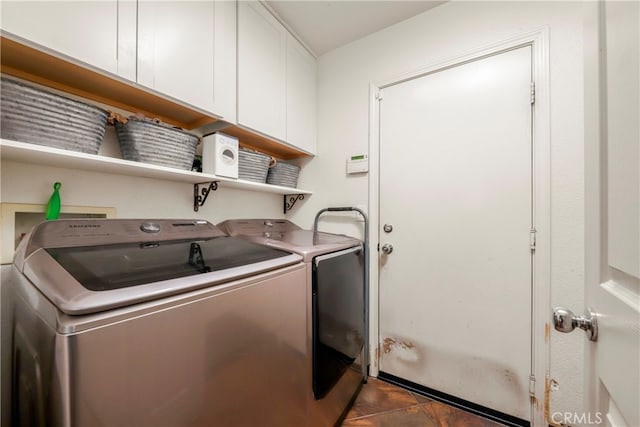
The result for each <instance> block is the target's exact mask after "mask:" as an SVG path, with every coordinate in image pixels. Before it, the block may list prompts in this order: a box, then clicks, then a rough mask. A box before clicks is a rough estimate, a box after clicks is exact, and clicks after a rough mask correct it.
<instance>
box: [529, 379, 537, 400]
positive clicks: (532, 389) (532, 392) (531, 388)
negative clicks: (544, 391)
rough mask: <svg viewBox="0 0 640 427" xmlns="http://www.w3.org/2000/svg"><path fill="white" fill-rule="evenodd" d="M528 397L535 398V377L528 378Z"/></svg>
mask: <svg viewBox="0 0 640 427" xmlns="http://www.w3.org/2000/svg"><path fill="white" fill-rule="evenodd" d="M529 396H530V397H536V377H534V376H533V375H531V376H529Z"/></svg>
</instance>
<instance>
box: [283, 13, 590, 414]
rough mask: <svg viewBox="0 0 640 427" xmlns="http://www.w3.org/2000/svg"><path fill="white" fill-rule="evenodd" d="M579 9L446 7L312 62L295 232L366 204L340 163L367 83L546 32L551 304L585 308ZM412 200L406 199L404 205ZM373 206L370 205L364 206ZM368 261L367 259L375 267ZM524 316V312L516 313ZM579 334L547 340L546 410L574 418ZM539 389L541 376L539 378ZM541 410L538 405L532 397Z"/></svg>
mask: <svg viewBox="0 0 640 427" xmlns="http://www.w3.org/2000/svg"><path fill="white" fill-rule="evenodd" d="M582 25H583V22H582V5H581V4H580V3H578V2H549V3H547V2H481V1H473V2H456V1H454V2H450V3H446V4H444V5H442V6H438V7H436V8H434V9H432V10H430V11H428V12H426V13H424V14H421V15H418V16H416V17H414V18H411V19H409V20H407V21H404V22H402V23H400V24H397V25H395V26H392V27H390V28H387V29H385V30H382V31H380V32H378V33H375V34H373V35H370V36H368V37H366V38H363V39H360V40H358V41H356V42H353V43H351V44H349V45H347V46H344V47H342V48H339V49H337V50H335V51H332V52H329V53H327V54H325V55H324V56H322V57H320V58H319V60H318V153H317V156H316V158H315V159H314V160H313V161H311V162H309V164H308V165H306V167H305V168H304V169H303V171H302V173H301V177H300V186H301V187H302V188H309V189H313V190H314V191H315V193H314V195H313V196H312V197H310V198H309V200H307V201H305V203H304V204H303V205H301V206H299V207H297V208H295V209H294V211H293V212H292V214H291V215H290V217H291V218H292V219H293V220H294V221H296V222H298V223H300V224H303V225H310V224H311V223H312V222H313V217H314V215H315V213H316V212H317V211H318V210H319V209H321V208H324V207H327V206H331V205H336V204H338V203H348V204H349V205H367V204H368V177H367V176H347V175H346V172H345V169H346V167H345V162H346V157H347V156H348V155H350V154H354V153H367V152H368V146H369V139H368V138H369V135H368V132H369V84H370V83H375V82H379V81H382V80H387V79H389V78H392V77H394V76H397V75H400V74H404V73H406V72H409V71H412V70H416V69H419V68H424V67H425V66H428V65H430V64H434V63H437V62H440V61H442V60H446V59H450V58H453V57H456V56H459V55H461V54H463V53H466V52H468V51H471V50H474V49H477V48H479V47H483V46H486V45H489V44H492V43H496V42H500V41H502V40H504V39H507V38H510V37H512V36H515V35H518V34H521V33H525V32H528V31H531V30H533V29H537V28H539V27H541V26H548V27H549V34H550V109H551V119H550V123H551V124H550V126H551V159H550V162H551V163H550V164H551V222H552V231H551V233H552V242H551V251H552V265H551V269H552V274H551V289H552V295H551V300H552V301H551V303H552V306H555V305H565V306H567V307H570V308H572V309H574V310H576V311H577V312H581V311H582V307H583V271H584V262H583V256H584V243H583V241H584V233H583V228H584V214H583V203H584V200H583V199H584V188H583V173H584V170H583V83H582V79H583V41H582V37H583V28H582ZM410 203H411V201H410V200H408V201H407V206H410ZM370 208H374V207H370ZM361 228H362V227H361V226H360V225H359V224H357V223H356V222H354V221H353V220H352V219H344V218H343V219H340V218H339V217H338V216H331V215H326V216H323V220H322V221H321V227H320V229H322V230H328V231H336V232H345V233H349V234H355V235H358V234H359V233H360V230H361ZM374 262H375V261H374ZM523 315H524V313H523ZM583 345H584V337H583V336H582V335H581V334H578V333H574V334H563V335H561V334H559V333H556V332H555V331H552V332H551V362H550V363H551V378H553V379H554V380H556V381H557V382H558V384H559V389H558V390H557V391H554V392H552V394H551V404H550V411H551V413H553V412H554V411H577V412H582V406H583V404H582V396H583V389H582V387H583V385H582V361H583V354H584V353H583ZM538 381H544V378H542V377H540V376H539V377H538ZM538 398H539V400H540V404H543V400H542V399H543V397H542V396H539V397H538Z"/></svg>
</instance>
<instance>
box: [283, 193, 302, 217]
mask: <svg viewBox="0 0 640 427" xmlns="http://www.w3.org/2000/svg"><path fill="white" fill-rule="evenodd" d="M287 198H288V199H289V200H288V201H287ZM283 200H284V213H287V211H290V210H291V209H292V208H293V205H295V204H296V202H297V201H298V200H304V194H285V195H284V196H283Z"/></svg>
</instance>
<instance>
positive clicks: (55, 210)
mask: <svg viewBox="0 0 640 427" xmlns="http://www.w3.org/2000/svg"><path fill="white" fill-rule="evenodd" d="M61 186H62V184H60V183H59V182H56V183H55V184H53V193H52V194H51V197H50V198H49V203H47V214H46V217H47V221H50V220H52V219H58V217H59V216H60V206H61V204H60V192H59V191H58V190H60V187H61Z"/></svg>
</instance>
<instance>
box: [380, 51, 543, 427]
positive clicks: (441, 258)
mask: <svg viewBox="0 0 640 427" xmlns="http://www.w3.org/2000/svg"><path fill="white" fill-rule="evenodd" d="M531 68H532V65H531V47H530V46H525V47H521V48H518V49H515V50H511V51H507V52H503V53H500V54H496V55H493V56H489V57H486V58H483V59H478V60H475V61H472V62H467V63H464V64H461V65H458V66H454V67H450V68H447V69H444V70H441V71H437V72H434V73H431V74H428V75H425V76H422V77H419V78H415V79H412V80H409V81H405V82H403V83H400V84H396V85H393V86H390V87H387V88H384V89H383V90H381V92H380V95H381V97H382V100H381V102H380V187H379V188H380V195H379V197H380V214H379V222H380V230H379V233H380V236H379V239H380V240H379V241H380V246H381V249H386V250H387V251H388V250H389V246H386V247H384V246H383V245H385V244H387V245H391V246H392V247H393V249H392V252H391V253H388V254H385V253H383V252H382V251H381V252H380V260H379V262H380V267H379V287H380V317H379V339H380V342H379V346H380V352H379V369H380V371H381V372H382V373H385V374H391V375H393V376H396V377H399V378H401V379H404V380H407V381H410V382H413V383H417V384H419V385H422V386H425V387H428V388H430V389H432V390H436V391H438V392H440V393H446V394H448V395H452V396H455V397H457V398H461V399H464V400H466V401H468V402H472V403H474V404H477V405H481V406H483V407H487V408H490V409H493V410H497V411H500V412H502V413H505V414H508V415H511V416H514V417H517V418H519V419H525V420H528V419H529V418H530V413H529V411H530V406H529V401H530V399H529V376H530V373H531V324H530V322H531V320H530V319H531V283H532V257H533V255H532V252H531V247H530V230H531V229H532V227H533V225H534V224H532V132H531V129H532V123H531V116H532V106H531V81H532V75H531ZM385 229H386V230H387V231H385Z"/></svg>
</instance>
